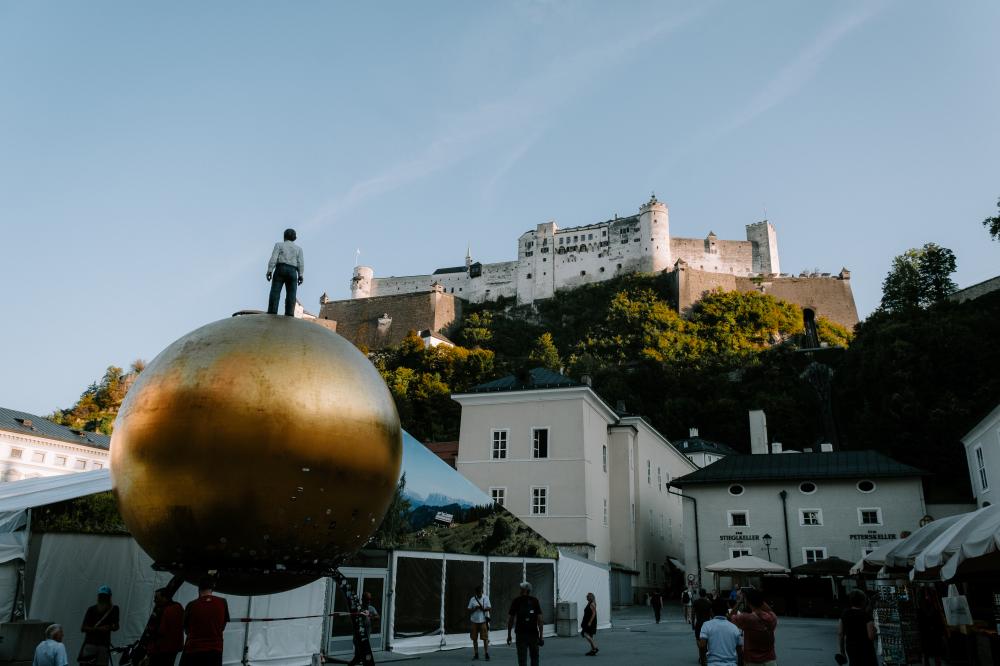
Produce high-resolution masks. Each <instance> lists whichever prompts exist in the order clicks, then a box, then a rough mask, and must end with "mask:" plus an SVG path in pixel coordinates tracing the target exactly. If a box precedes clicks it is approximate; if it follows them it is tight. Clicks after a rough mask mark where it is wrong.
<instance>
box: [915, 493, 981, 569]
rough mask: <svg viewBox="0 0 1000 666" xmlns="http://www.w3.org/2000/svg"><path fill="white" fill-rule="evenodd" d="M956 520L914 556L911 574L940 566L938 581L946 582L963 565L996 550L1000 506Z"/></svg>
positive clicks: (967, 514) (965, 515) (966, 514)
mask: <svg viewBox="0 0 1000 666" xmlns="http://www.w3.org/2000/svg"><path fill="white" fill-rule="evenodd" d="M956 518H957V520H955V521H954V522H952V523H951V524H950V525H949V526H948V528H947V529H945V530H944V531H942V532H941V533H940V534H939V535H938V536H937V538H936V539H934V540H933V541H931V542H930V543H929V544H927V546H926V547H925V548H924V549H923V550H922V552H921V553H920V554H919V555H917V556H916V558H915V559H914V561H913V569H914V571H915V572H923V571H927V570H929V569H934V568H937V567H941V578H942V579H943V580H948V579H949V578H953V577H954V576H955V574H956V572H957V571H958V567H959V566H960V565H961V564H962V563H963V562H965V561H967V560H970V559H974V558H977V557H982V556H984V555H989V554H990V553H993V552H996V551H998V550H1000V505H994V506H989V507H986V508H985V509H979V510H978V511H972V512H970V513H965V514H962V515H961V516H957V517H956ZM931 524H932V525H933V523H931Z"/></svg>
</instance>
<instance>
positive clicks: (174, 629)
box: [144, 587, 184, 666]
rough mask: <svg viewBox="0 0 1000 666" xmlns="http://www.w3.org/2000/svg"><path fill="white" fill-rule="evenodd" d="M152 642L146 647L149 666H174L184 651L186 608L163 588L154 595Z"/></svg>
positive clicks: (151, 621) (151, 620)
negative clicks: (178, 656)
mask: <svg viewBox="0 0 1000 666" xmlns="http://www.w3.org/2000/svg"><path fill="white" fill-rule="evenodd" d="M150 623H151V625H152V626H151V631H150V640H149V641H148V642H147V643H146V645H145V646H144V647H145V649H146V654H147V655H149V666H174V664H175V663H176V662H177V655H178V654H180V652H181V650H183V649H184V607H183V606H181V605H180V604H179V603H177V602H176V601H174V600H173V596H172V595H171V593H170V591H169V590H168V589H167V588H165V587H161V588H160V589H158V590H156V592H154V593H153V616H152V617H151V618H150Z"/></svg>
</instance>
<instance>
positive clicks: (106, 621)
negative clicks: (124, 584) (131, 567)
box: [77, 585, 120, 666]
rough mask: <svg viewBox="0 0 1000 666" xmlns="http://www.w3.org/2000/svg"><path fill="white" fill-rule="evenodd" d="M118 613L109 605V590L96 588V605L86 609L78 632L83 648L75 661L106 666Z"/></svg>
mask: <svg viewBox="0 0 1000 666" xmlns="http://www.w3.org/2000/svg"><path fill="white" fill-rule="evenodd" d="M119 616H120V612H119V610H118V606H115V605H114V604H112V603H111V588H110V587H108V586H107V585H101V586H100V587H99V588H97V603H96V604H94V605H93V606H91V607H90V608H88V609H87V612H86V613H85V614H84V616H83V624H82V625H81V626H80V631H82V632H83V634H84V637H83V646H82V647H81V648H80V655H79V657H78V658H77V661H78V662H80V663H81V664H88V665H91V666H107V664H108V662H109V660H110V659H111V632H113V631H118V623H119Z"/></svg>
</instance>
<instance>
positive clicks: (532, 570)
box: [525, 562, 556, 624]
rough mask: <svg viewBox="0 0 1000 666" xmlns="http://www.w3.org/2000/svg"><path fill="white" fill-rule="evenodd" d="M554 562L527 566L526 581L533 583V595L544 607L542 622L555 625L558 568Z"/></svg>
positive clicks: (529, 563)
mask: <svg viewBox="0 0 1000 666" xmlns="http://www.w3.org/2000/svg"><path fill="white" fill-rule="evenodd" d="M554 564H555V563H554V562H528V564H527V565H526V566H525V569H526V576H525V578H526V580H527V581H528V582H529V583H531V587H532V591H531V593H532V595H534V596H535V597H536V598H537V599H538V603H539V604H541V606H542V621H543V622H544V623H545V624H555V621H556V604H555V601H556V568H555V566H554Z"/></svg>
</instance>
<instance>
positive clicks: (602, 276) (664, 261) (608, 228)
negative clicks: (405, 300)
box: [351, 196, 780, 303]
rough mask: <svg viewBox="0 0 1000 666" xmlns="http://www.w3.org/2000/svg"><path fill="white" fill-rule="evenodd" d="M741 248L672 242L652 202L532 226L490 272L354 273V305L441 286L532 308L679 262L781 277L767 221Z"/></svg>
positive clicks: (660, 206)
mask: <svg viewBox="0 0 1000 666" xmlns="http://www.w3.org/2000/svg"><path fill="white" fill-rule="evenodd" d="M746 237H747V239H746V240H745V241H735V240H732V241H731V240H719V239H718V237H716V235H715V234H714V233H712V232H709V233H708V235H707V236H706V237H704V238H677V237H673V236H671V234H670V216H669V213H668V211H667V206H666V204H664V203H663V202H661V201H658V200H657V199H656V197H655V196H653V197H651V198H650V200H649V201H648V202H646V203H645V204H644V205H643V206H641V207H640V208H639V212H638V214H636V215H630V216H627V217H618V216H617V215H616V216H615V217H614V218H613V219H610V220H606V221H604V222H597V223H594V224H587V225H584V226H578V227H566V228H560V227H559V226H558V225H557V224H556V223H555V222H545V223H542V224H538V225H536V227H535V229H534V230H533V231H528V232H525V233H524V234H522V235H521V237H520V238H519V239H518V241H517V260H516V261H505V262H500V263H493V264H482V263H479V262H473V261H472V257H471V256H470V255H469V254H468V253H467V254H466V258H465V265H464V266H454V267H449V268H439V269H438V270H436V271H434V272H433V273H431V274H429V275H409V276H403V277H375V272H374V271H373V270H372V268H370V267H368V266H356V267H355V268H354V275H353V277H352V279H351V298H369V297H373V296H393V295H397V294H409V293H414V292H423V291H430V290H431V289H432V288H434V285H436V284H438V285H441V287H442V288H443V289H444V290H445V292H446V293H449V294H454V295H455V296H456V297H459V298H463V299H465V300H467V301H470V302H473V303H480V302H483V301H494V300H497V298H500V297H503V298H511V299H515V298H516V299H517V302H518V303H532V302H534V301H535V300H536V299H542V298H549V297H551V296H552V295H553V294H554V293H555V292H556V290H558V289H570V288H573V287H577V286H580V285H583V284H588V283H591V282H599V281H602V280H609V279H611V278H613V277H615V276H618V275H622V274H624V273H653V272H659V271H663V270H668V269H673V268H674V265H675V264H676V263H677V262H678V261H681V262H683V263H685V264H686V265H688V266H690V267H691V268H694V269H698V270H700V271H706V272H709V273H720V274H724V275H727V276H739V277H751V276H762V277H770V276H778V275H779V274H780V266H779V259H778V239H777V235H776V233H775V230H774V225H772V224H770V223H769V222H767V221H766V220H765V221H763V222H755V223H753V224H748V225H746Z"/></svg>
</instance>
